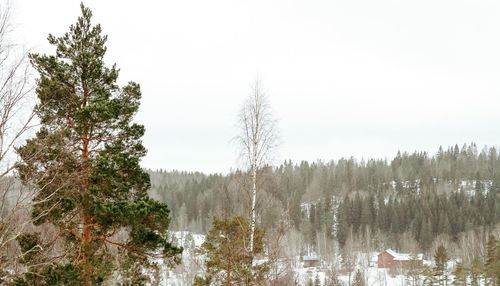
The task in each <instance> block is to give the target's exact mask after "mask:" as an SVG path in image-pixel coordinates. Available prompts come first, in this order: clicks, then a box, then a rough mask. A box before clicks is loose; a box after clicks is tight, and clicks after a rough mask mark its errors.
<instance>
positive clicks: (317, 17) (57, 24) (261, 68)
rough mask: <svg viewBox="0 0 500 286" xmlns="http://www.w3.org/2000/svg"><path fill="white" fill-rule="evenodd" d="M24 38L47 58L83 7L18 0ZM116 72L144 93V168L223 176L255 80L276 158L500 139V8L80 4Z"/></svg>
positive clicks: (488, 4)
mask: <svg viewBox="0 0 500 286" xmlns="http://www.w3.org/2000/svg"><path fill="white" fill-rule="evenodd" d="M12 2H13V4H14V6H15V15H14V16H15V22H16V23H17V30H16V33H17V34H18V35H19V37H20V39H22V40H23V41H24V43H26V45H27V46H29V47H33V49H34V50H35V51H39V52H51V51H52V49H51V47H50V46H49V45H48V44H47V41H46V37H47V34H48V33H53V34H54V35H61V34H62V33H64V32H65V31H66V30H67V29H68V27H69V25H70V24H72V23H73V22H75V21H76V17H77V16H78V15H79V13H80V11H79V3H80V1H68V0H57V1H56V0H50V1H39V0H28V1H26V0H23V1H12ZM85 4H86V5H87V6H89V7H90V8H91V9H92V10H93V12H94V22H96V23H97V22H98V23H101V24H102V27H103V30H104V32H105V33H106V34H108V35H109V41H108V58H107V60H108V63H109V64H111V63H114V62H116V63H117V64H118V66H119V67H120V68H121V77H120V81H121V82H122V83H125V82H127V81H129V80H134V81H136V82H138V83H140V84H141V87H142V92H143V101H142V106H141V111H140V113H139V115H138V117H137V121H139V122H140V123H142V124H144V125H145V126H146V135H145V138H144V143H145V146H146V147H147V148H148V150H149V153H148V155H147V157H146V158H145V159H144V160H143V165H144V166H145V167H149V168H164V169H179V170H190V171H195V170H198V171H203V172H223V173H226V172H228V171H229V170H230V169H231V168H233V169H234V168H235V167H237V166H238V164H237V158H236V157H237V156H236V155H237V152H236V146H234V144H232V143H231V142H230V140H231V138H232V137H233V136H235V135H236V128H235V122H236V117H237V113H238V111H239V108H240V104H241V103H242V102H243V100H244V98H245V97H246V96H247V95H248V94H249V92H250V84H251V83H252V81H253V79H254V77H255V76H256V75H258V76H259V77H260V78H262V79H263V83H264V86H265V87H266V91H267V94H268V95H269V98H270V101H271V105H272V106H273V109H274V112H275V115H276V117H277V119H278V120H279V127H280V130H281V137H282V141H283V143H282V145H281V147H280V148H279V152H278V156H277V158H278V160H277V162H276V163H280V162H281V161H282V160H284V159H288V158H291V159H292V160H294V161H300V160H316V159H323V160H329V159H338V158H340V157H342V156H351V155H354V156H356V157H359V158H360V157H361V156H364V158H365V159H366V158H374V157H388V158H391V157H392V156H394V155H395V153H396V151H397V150H398V149H401V150H408V151H413V150H425V151H430V152H432V153H434V152H435V151H436V150H437V148H438V147H439V145H443V146H448V145H452V144H453V145H454V144H455V143H458V144H459V145H462V144H463V143H464V142H471V141H474V142H476V143H478V145H480V146H482V145H485V144H487V145H498V142H499V141H500V130H499V122H500V1H496V0H490V1H487V0H477V1H473V0H468V1H464V0H446V1H440V0H419V1H398V0H377V1H374V0H343V1H335V0H324V1H291V0H282V1H270V0H253V1H238V0H225V1H221V0H211V1H206V0H198V1H192V0H183V1H123V0H121V1H97V0H95V1H85Z"/></svg>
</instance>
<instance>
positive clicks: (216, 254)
mask: <svg viewBox="0 0 500 286" xmlns="http://www.w3.org/2000/svg"><path fill="white" fill-rule="evenodd" d="M249 233H250V224H249V223H248V221H247V220H245V219H244V218H242V217H233V218H228V219H222V220H221V219H217V218H214V221H213V223H212V229H210V231H209V232H208V235H207V237H206V240H205V242H204V243H203V245H202V248H201V253H202V254H204V255H206V261H205V267H206V273H207V274H206V276H205V277H197V278H196V281H195V284H194V285H197V286H201V285H213V283H215V284H216V285H222V284H225V285H262V283H263V282H264V279H265V275H266V273H267V272H268V270H269V267H268V265H267V264H266V263H263V264H254V263H252V257H254V256H255V255H259V254H262V253H263V251H264V243H263V237H264V230H262V229H261V228H256V229H255V236H254V249H253V251H254V253H252V254H250V253H248V251H247V246H248V243H249V239H250V236H249V235H248V234H249Z"/></svg>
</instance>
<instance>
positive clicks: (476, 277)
mask: <svg viewBox="0 0 500 286" xmlns="http://www.w3.org/2000/svg"><path fill="white" fill-rule="evenodd" d="M482 273H483V269H482V266H481V261H480V260H479V258H478V257H474V259H473V260H472V265H471V267H470V277H471V280H470V282H471V284H470V285H471V286H479V285H480V283H481V274H482Z"/></svg>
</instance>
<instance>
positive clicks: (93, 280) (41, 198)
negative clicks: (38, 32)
mask: <svg viewBox="0 0 500 286" xmlns="http://www.w3.org/2000/svg"><path fill="white" fill-rule="evenodd" d="M81 12H82V15H81V16H80V17H79V18H78V20H77V22H76V24H74V25H71V26H70V29H69V32H67V33H66V34H64V35H63V36H62V37H55V36H53V35H49V37H48V40H49V43H50V44H52V45H53V46H55V49H56V53H55V55H40V54H32V55H31V61H32V64H33V66H34V68H35V69H36V70H37V71H38V72H39V74H40V78H39V80H38V86H37V89H36V92H37V95H38V99H39V104H38V105H37V106H36V110H35V111H36V114H37V115H38V117H39V118H40V122H41V128H40V130H39V131H38V132H37V134H36V136H35V137H34V138H32V139H30V140H28V141H27V143H26V145H24V146H22V147H20V148H18V150H17V151H18V153H19V155H20V157H21V161H20V163H19V164H18V166H17V170H18V172H19V174H20V178H21V180H22V182H23V183H24V184H25V185H31V186H34V187H36V188H37V189H38V195H37V196H36V198H35V207H34V208H33V211H32V216H33V217H34V218H35V223H36V224H42V223H49V224H52V225H54V226H55V227H56V229H58V231H59V236H60V238H62V240H63V246H64V250H63V251H64V263H69V265H71V269H78V271H79V273H80V274H79V275H80V280H81V284H83V285H86V286H87V285H92V284H99V283H100V281H103V280H104V279H105V278H106V276H107V275H109V274H110V273H112V272H113V271H114V270H116V266H115V265H114V264H113V262H114V261H115V259H113V258H112V257H111V251H110V249H111V248H117V249H119V251H120V252H121V253H125V254H126V257H127V259H126V261H127V263H126V265H127V266H126V267H127V268H128V269H127V271H130V269H131V268H132V269H135V270H134V271H135V272H133V273H143V272H142V270H143V267H147V266H148V265H150V264H149V262H148V261H149V259H148V258H149V257H151V256H155V257H163V258H166V259H167V261H169V262H178V259H179V254H180V252H181V249H179V248H177V247H175V246H173V245H172V244H171V243H170V242H169V241H168V239H167V229H168V226H169V222H170V219H169V209H168V208H167V205H165V204H163V203H160V202H158V201H155V200H153V199H151V198H149V197H148V194H147V190H148V189H149V188H150V179H149V176H148V174H147V173H146V172H144V171H143V169H142V168H141V167H140V165H139V162H140V158H141V157H143V156H144V155H145V154H146V149H145V148H144V147H143V145H142V142H141V137H142V136H143V134H144V127H143V126H142V125H138V124H135V123H133V121H132V120H133V116H134V115H135V113H136V112H137V110H138V108H139V104H140V98H141V92H140V87H139V85H138V84H137V83H134V82H130V83H129V84H127V85H126V86H124V87H122V88H120V87H119V86H118V85H117V83H116V81H117V78H118V69H117V68H116V66H115V65H113V66H112V67H106V66H105V64H104V61H103V58H104V55H105V53H106V46H105V43H106V40H107V36H104V35H102V34H101V27H100V25H95V26H93V25H92V24H91V17H92V13H91V11H90V9H88V8H86V7H84V6H83V4H82V5H81ZM110 265H113V266H112V267H111V268H110ZM104 268H106V269H107V270H106V271H104V270H103V269H104ZM77 283H78V282H77V281H73V284H77ZM37 285H38V284H37Z"/></svg>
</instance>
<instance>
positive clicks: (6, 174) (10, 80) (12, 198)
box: [0, 1, 34, 284]
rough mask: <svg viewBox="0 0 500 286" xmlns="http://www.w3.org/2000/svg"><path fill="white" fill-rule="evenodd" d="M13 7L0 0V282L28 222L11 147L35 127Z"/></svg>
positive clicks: (8, 275) (11, 270) (11, 268)
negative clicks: (13, 36)
mask: <svg viewBox="0 0 500 286" xmlns="http://www.w3.org/2000/svg"><path fill="white" fill-rule="evenodd" d="M11 11H12V8H11V6H10V4H9V2H7V1H1V2H0V284H2V283H7V282H9V281H10V280H11V279H12V277H13V276H14V275H15V272H16V271H15V268H16V262H17V256H18V254H19V253H17V250H18V249H17V248H16V239H17V238H18V237H19V235H20V234H21V233H22V232H23V230H24V229H25V228H26V227H27V226H29V225H30V219H29V215H28V209H29V207H30V206H31V196H30V195H31V193H30V192H21V191H20V188H19V185H18V184H16V180H15V177H14V172H13V170H14V166H15V160H16V158H15V156H14V148H15V147H16V146H17V145H19V143H21V141H22V140H23V139H25V137H26V135H27V133H28V132H29V131H30V130H31V129H32V128H33V127H34V120H33V118H34V115H33V112H30V110H31V106H32V105H33V101H32V97H31V94H32V93H31V91H32V84H31V83H32V82H31V78H30V70H29V63H28V61H27V54H26V52H25V50H24V49H23V47H22V46H20V45H18V44H16V43H13V42H12V41H11V40H10V36H11V35H12V34H13V32H14V30H13V26H12V24H11V23H12V20H11Z"/></svg>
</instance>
